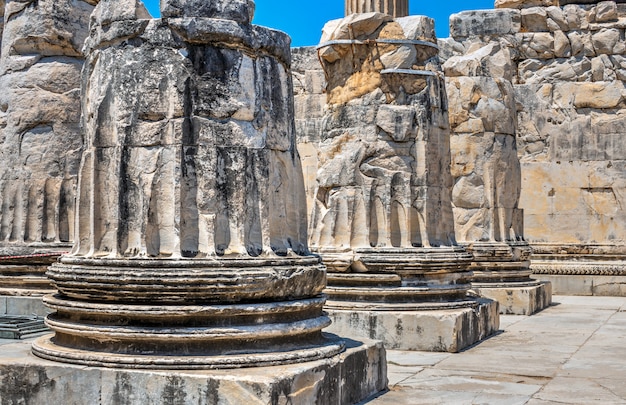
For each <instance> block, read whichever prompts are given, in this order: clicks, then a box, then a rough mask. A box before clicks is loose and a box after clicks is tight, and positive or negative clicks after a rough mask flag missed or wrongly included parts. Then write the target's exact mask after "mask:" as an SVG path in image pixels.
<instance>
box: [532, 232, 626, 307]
mask: <svg viewBox="0 0 626 405" xmlns="http://www.w3.org/2000/svg"><path fill="white" fill-rule="evenodd" d="M533 250H534V252H535V253H534V254H533V259H532V270H533V276H534V277H535V278H537V279H539V280H542V281H549V282H551V283H552V285H553V290H554V294H557V295H597V296H620V297H626V246H623V245H600V244H586V245H575V244H547V243H537V244H533Z"/></svg>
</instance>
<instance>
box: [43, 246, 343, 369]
mask: <svg viewBox="0 0 626 405" xmlns="http://www.w3.org/2000/svg"><path fill="white" fill-rule="evenodd" d="M229 269H230V271H229ZM49 276H50V277H51V279H52V280H53V281H54V283H55V284H56V285H57V287H58V289H59V291H60V294H59V295H51V296H47V297H45V299H44V303H45V305H46V306H47V307H49V308H50V309H52V310H54V311H56V312H55V313H53V314H51V315H48V317H47V318H46V324H47V325H48V326H49V327H50V328H51V329H52V330H53V331H54V332H55V333H56V334H55V335H54V336H45V337H42V338H40V339H39V340H37V341H36V342H35V343H34V344H33V353H34V354H36V355H37V356H39V357H42V358H46V359H49V360H55V361H61V362H67V363H73V364H82V365H89V366H105V367H124V368H150V369H161V368H162V369H212V368H237V367H252V366H269V365H281V364H290V363H296V362H302V361H312V360H318V359H323V358H328V357H332V356H334V355H336V354H337V353H340V352H341V351H342V350H343V349H344V344H343V342H342V341H340V340H339V339H338V338H334V337H331V338H329V337H326V336H324V335H322V329H323V328H325V327H327V326H328V325H329V324H330V319H329V318H328V317H327V316H325V315H324V314H323V312H322V307H323V305H324V302H325V297H323V296H321V295H318V296H315V297H313V298H310V297H307V296H310V291H311V288H313V289H315V286H319V289H320V290H321V288H322V287H323V285H324V283H323V281H324V267H323V266H322V265H321V264H319V259H317V258H315V257H305V258H296V257H294V258H289V257H285V258H282V257H275V258H263V259H261V258H258V259H257V258H246V259H220V260H139V259H137V260H133V259H125V260H121V259H117V260H115V259H112V260H110V259H100V260H97V259H91V260H82V259H77V258H70V257H68V258H63V259H62V260H61V263H59V264H56V265H53V266H52V267H51V268H50V271H49ZM159 297H160V298H159ZM157 303H158V304H157Z"/></svg>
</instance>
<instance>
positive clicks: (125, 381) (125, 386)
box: [112, 373, 133, 405]
mask: <svg viewBox="0 0 626 405" xmlns="http://www.w3.org/2000/svg"><path fill="white" fill-rule="evenodd" d="M132 398H133V389H132V384H131V382H130V377H129V375H128V374H127V373H117V374H116V375H115V388H113V396H112V401H113V403H114V404H116V405H130V404H132Z"/></svg>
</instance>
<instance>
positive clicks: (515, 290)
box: [473, 282, 552, 315]
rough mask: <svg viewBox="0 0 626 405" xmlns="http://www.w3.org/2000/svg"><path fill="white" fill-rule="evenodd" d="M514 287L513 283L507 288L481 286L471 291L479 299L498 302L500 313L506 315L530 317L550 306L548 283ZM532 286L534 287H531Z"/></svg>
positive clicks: (550, 289)
mask: <svg viewBox="0 0 626 405" xmlns="http://www.w3.org/2000/svg"><path fill="white" fill-rule="evenodd" d="M526 284H531V285H524V283H520V286H518V287H515V286H514V283H512V285H507V286H504V285H502V286H493V287H490V286H487V285H485V284H482V285H480V286H474V287H473V289H474V291H476V293H477V294H478V295H480V296H481V297H485V298H489V299H492V300H494V301H498V303H499V304H500V313H501V314H507V315H532V314H534V313H536V312H539V311H541V310H543V309H545V308H547V307H549V306H550V305H551V304H552V285H551V284H550V283H549V282H535V283H526ZM532 284H534V285H532Z"/></svg>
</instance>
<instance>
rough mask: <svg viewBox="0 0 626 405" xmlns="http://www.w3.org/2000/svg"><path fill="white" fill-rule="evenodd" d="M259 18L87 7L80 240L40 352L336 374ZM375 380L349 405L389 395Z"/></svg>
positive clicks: (277, 67) (283, 41)
mask: <svg viewBox="0 0 626 405" xmlns="http://www.w3.org/2000/svg"><path fill="white" fill-rule="evenodd" d="M253 11H254V2H252V1H232V0H229V1H210V2H206V1H202V2H200V1H192V0H189V1H182V0H181V1H177V0H171V1H162V2H161V12H162V16H163V17H164V18H163V19H158V20H153V19H150V17H149V15H148V14H147V12H146V10H145V9H144V8H143V5H141V3H140V2H136V1H135V0H102V2H100V4H99V5H98V6H97V7H96V9H95V11H94V13H93V14H92V24H91V36H90V37H89V38H88V40H87V42H86V45H85V49H86V56H87V61H86V65H85V68H84V71H83V79H84V81H83V115H82V117H83V118H82V119H83V130H84V139H85V148H84V152H83V155H82V161H81V164H80V177H79V185H78V202H77V205H78V207H79V209H78V213H77V217H76V229H77V232H76V234H77V241H76V243H75V245H74V248H73V251H72V253H71V254H70V255H67V256H64V257H63V258H62V259H61V261H60V263H59V264H55V265H53V266H52V267H51V268H50V270H49V277H50V278H51V280H52V281H53V283H54V285H55V286H56V287H57V288H58V290H59V294H58V295H55V296H49V297H47V298H46V299H45V303H46V305H48V306H49V307H50V308H51V309H53V310H55V311H56V312H55V313H54V314H52V315H50V316H48V318H47V324H48V326H49V327H50V328H52V329H53V330H54V332H55V335H54V336H53V337H52V336H49V337H45V338H43V339H41V340H39V341H38V342H36V343H35V344H34V346H33V352H34V353H35V354H36V355H37V356H40V357H43V358H46V359H52V360H57V361H61V362H68V363H75V364H83V365H93V366H114V367H127V368H151V369H155V368H165V369H211V368H238V367H249V366H267V365H284V364H291V363H301V362H306V361H313V360H320V359H328V360H326V362H325V363H324V365H323V367H330V368H332V367H338V364H339V357H338V356H336V355H337V354H338V353H340V352H342V351H343V350H344V345H343V342H342V341H341V340H339V339H338V338H336V337H325V336H322V333H321V331H322V329H323V328H325V327H326V326H328V325H329V324H330V320H329V318H328V317H327V316H325V315H324V314H323V312H322V306H323V304H324V301H325V298H324V297H323V296H321V295H320V293H321V291H322V290H323V288H324V286H325V280H326V273H325V268H324V266H323V265H322V264H321V263H320V260H319V258H318V257H316V256H312V255H310V254H309V252H308V247H307V230H306V228H307V224H306V212H305V210H306V208H305V207H306V205H305V201H304V200H305V197H304V189H303V184H302V183H303V182H302V171H301V169H300V162H299V158H298V154H297V152H296V150H295V146H294V129H293V126H294V123H293V99H292V89H291V87H292V85H291V76H290V70H289V65H290V49H289V44H290V40H289V37H288V36H287V35H286V34H284V33H281V32H278V31H273V30H270V29H267V28H263V27H257V26H253V25H251V24H250V21H251V19H252V15H253ZM377 350H378V352H377V353H378V354H381V353H382V352H381V351H380V349H377ZM342 356H344V355H342ZM365 357H366V356H365ZM374 357H376V355H375V356H374ZM342 358H343V357H342ZM361 358H363V356H361ZM364 361H365V363H367V362H368V361H369V360H364ZM365 363H363V362H361V364H360V366H359V367H361V368H363V369H364V370H366V369H368V364H365ZM333 370H334V368H333ZM328 372H329V373H330V371H328ZM333 372H334V371H333ZM380 377H381V378H378V377H377V379H376V380H377V381H376V382H375V384H374V385H375V387H374V388H372V387H371V386H367V385H368V383H365V388H364V390H367V392H365V391H364V392H361V391H359V390H361V388H358V389H357V391H359V394H358V395H360V396H359V397H358V400H360V399H363V398H364V397H365V396H367V395H370V394H371V393H372V392H376V391H377V390H379V389H382V388H383V387H384V385H383V386H380V384H381V382H382V377H383V376H382V375H381V376H380ZM342 378H343V377H342ZM359 378H360V377H359ZM340 379H341V378H340ZM350 379H352V377H349V378H348V380H350ZM342 384H343V383H342ZM350 384H352V383H350ZM383 384H384V383H383ZM352 385H354V384H352ZM357 385H359V384H357ZM335 388H337V387H335ZM335 388H333V389H335ZM337 389H338V388H337ZM372 389H374V391H372ZM340 391H341V390H339V391H338V392H340ZM345 391H346V390H344V394H345ZM352 393H354V391H353V392H352ZM337 395H339V394H337ZM333 401H334V400H333ZM333 401H331V402H333ZM338 401H339V400H338ZM305 402H306V401H305ZM322 402H323V401H322ZM339 402H341V401H339Z"/></svg>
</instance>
